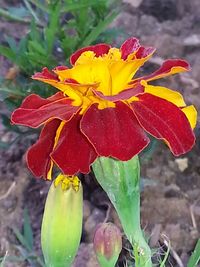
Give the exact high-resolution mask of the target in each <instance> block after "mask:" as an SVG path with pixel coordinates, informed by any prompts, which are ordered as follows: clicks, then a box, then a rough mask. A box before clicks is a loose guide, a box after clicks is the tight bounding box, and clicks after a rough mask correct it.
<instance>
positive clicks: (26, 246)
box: [12, 227, 31, 251]
mask: <svg viewBox="0 0 200 267" xmlns="http://www.w3.org/2000/svg"><path fill="white" fill-rule="evenodd" d="M12 230H13V232H14V234H15V236H16V238H17V239H18V241H19V242H20V244H21V245H22V246H23V247H25V248H26V249H27V250H28V251H30V250H31V248H30V246H29V244H28V242H27V240H26V239H25V237H24V236H23V235H22V234H21V233H20V231H19V230H18V229H17V228H16V227H12Z"/></svg>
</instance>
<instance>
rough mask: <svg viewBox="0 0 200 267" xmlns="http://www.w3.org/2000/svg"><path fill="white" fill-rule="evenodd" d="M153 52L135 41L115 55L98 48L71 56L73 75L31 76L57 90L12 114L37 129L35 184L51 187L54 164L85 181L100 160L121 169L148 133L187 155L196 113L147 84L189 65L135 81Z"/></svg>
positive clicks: (175, 64)
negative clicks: (116, 162)
mask: <svg viewBox="0 0 200 267" xmlns="http://www.w3.org/2000/svg"><path fill="white" fill-rule="evenodd" d="M154 51H155V49H153V48H152V47H143V46H141V45H140V44H139V41H138V40H137V39H136V38H130V39H128V40H126V41H125V42H124V43H123V44H122V46H121V47H120V48H119V49H118V48H112V47H110V46H109V45H107V44H98V45H94V46H89V47H86V48H82V49H80V50H78V51H77V52H75V53H74V54H73V55H72V56H71V64H72V67H71V68H68V67H66V66H58V67H56V68H55V69H53V70H52V71H49V70H48V69H47V68H44V69H43V70H42V72H40V73H36V74H35V75H33V77H32V78H33V79H36V80H39V81H42V82H45V83H48V84H50V85H52V86H54V87H56V88H57V89H58V90H59V92H58V93H56V94H55V95H53V96H51V97H49V98H47V99H44V98H41V97H40V96H38V95H35V94H32V95H30V96H28V97H27V98H26V99H25V100H24V101H23V103H22V105H21V107H20V108H18V109H17V110H15V111H14V113H13V114H12V118H11V120H12V122H13V123H15V124H21V125H25V126H29V127H32V128H37V127H39V126H41V125H43V129H42V132H41V134H40V137H39V140H38V141H37V142H36V144H34V145H33V146H32V147H31V148H30V149H29V150H28V153H27V162H28V166H29V168H30V169H31V170H32V172H33V173H34V174H35V176H39V177H41V176H44V177H45V178H48V179H50V178H51V172H52V168H53V165H54V164H55V165H56V166H58V167H59V168H60V169H61V170H62V172H63V173H65V174H68V175H74V174H76V173H78V172H82V173H87V172H89V169H90V165H91V164H92V163H93V162H94V160H95V159H96V158H97V157H99V156H105V157H113V158H116V159H119V160H122V161H127V160H129V159H131V158H132V157H133V156H135V155H136V154H138V153H139V152H140V151H142V150H143V149H144V148H145V147H146V146H147V145H148V143H149V138H148V135H147V133H149V134H150V135H152V136H154V137H155V138H157V139H163V140H165V142H166V144H167V145H168V146H169V148H170V150H171V151H172V153H173V154H174V155H176V156H178V155H181V154H183V153H186V152H187V151H189V150H190V149H191V148H192V146H193V145H194V142H195V137H194V134H193V131H192V129H193V128H194V127H195V124H196V110H195V108H194V106H186V104H185V101H184V99H183V97H182V96H181V94H180V93H178V92H176V91H172V90H170V89H168V88H165V87H161V86H153V85H150V84H149V82H151V81H153V80H156V79H160V78H163V77H166V76H169V75H171V74H175V73H178V72H183V71H187V70H188V69H189V65H188V63H187V62H186V61H184V60H180V59H170V60H167V61H165V62H164V63H163V65H162V66H161V67H160V68H159V69H158V70H156V71H155V72H153V73H152V74H150V75H147V76H143V77H140V78H134V75H135V74H136V72H137V71H138V69H139V68H140V67H141V66H142V65H143V64H144V63H145V62H146V61H147V60H148V59H149V58H150V57H151V56H152V55H153V53H154Z"/></svg>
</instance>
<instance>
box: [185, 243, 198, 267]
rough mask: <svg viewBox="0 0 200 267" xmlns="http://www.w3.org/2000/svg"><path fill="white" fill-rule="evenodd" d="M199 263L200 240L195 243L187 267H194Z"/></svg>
mask: <svg viewBox="0 0 200 267" xmlns="http://www.w3.org/2000/svg"><path fill="white" fill-rule="evenodd" d="M199 262H200V239H199V240H198V241H197V244H196V246H195V249H194V251H193V253H192V255H191V257H190V259H189V262H188V264H187V267H196V266H197V265H198V263H199Z"/></svg>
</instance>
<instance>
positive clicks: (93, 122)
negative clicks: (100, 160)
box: [81, 102, 149, 160]
mask: <svg viewBox="0 0 200 267" xmlns="http://www.w3.org/2000/svg"><path fill="white" fill-rule="evenodd" d="M81 131H82V132H83V133H84V134H85V135H86V136H87V138H88V139H89V140H90V142H91V143H92V144H93V145H94V147H95V149H96V151H97V153H98V154H99V155H100V156H105V157H114V158H117V159H119V160H129V159H131V158H132V157H133V156H134V155H136V154H138V153H139V152H140V151H141V150H142V149H143V148H145V147H146V146H147V145H148V143H149V139H148V137H147V136H146V134H145V133H144V131H143V129H142V128H141V126H140V125H139V124H138V121H137V119H136V117H135V116H134V114H133V112H132V110H131V109H130V108H129V107H128V106H127V105H126V104H124V103H122V102H117V103H116V107H115V108H105V109H103V110H99V109H98V108H97V106H96V105H94V104H93V105H92V106H91V107H90V108H89V109H88V110H87V111H86V113H85V114H84V115H83V118H82V120H81Z"/></svg>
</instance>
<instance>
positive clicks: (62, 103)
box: [11, 94, 79, 128]
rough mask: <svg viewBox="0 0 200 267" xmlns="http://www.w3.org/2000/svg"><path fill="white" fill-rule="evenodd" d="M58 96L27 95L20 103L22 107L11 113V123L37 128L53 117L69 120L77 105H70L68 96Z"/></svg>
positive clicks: (76, 109)
mask: <svg viewBox="0 0 200 267" xmlns="http://www.w3.org/2000/svg"><path fill="white" fill-rule="evenodd" d="M59 97H60V95H58V94H56V95H54V96H52V97H50V98H48V99H44V98H41V97H40V96H37V95H30V96H28V97H27V98H26V99H25V100H24V102H23V103H22V107H20V108H18V109H16V110H15V111H14V112H13V113H12V116H11V121H12V123H14V124H21V125H25V126H29V127H32V128H37V127H39V126H40V125H41V124H43V123H45V122H46V121H48V120H49V119H53V118H58V119H60V120H64V121H68V120H70V119H71V117H72V116H73V115H74V114H75V113H76V112H77V111H78V109H79V107H74V106H71V105H70V103H71V101H70V100H69V99H68V98H64V97H63V98H59Z"/></svg>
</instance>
